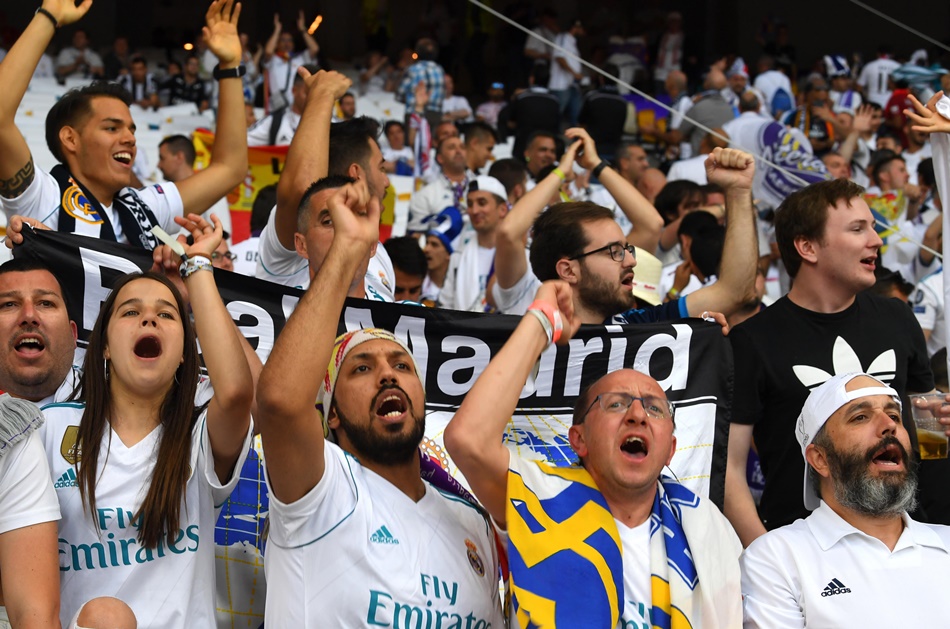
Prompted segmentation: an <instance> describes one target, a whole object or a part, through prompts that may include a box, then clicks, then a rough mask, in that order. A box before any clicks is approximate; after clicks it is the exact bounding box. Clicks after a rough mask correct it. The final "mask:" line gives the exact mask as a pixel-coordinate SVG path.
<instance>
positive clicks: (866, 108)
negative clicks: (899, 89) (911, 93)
mask: <svg viewBox="0 0 950 629" xmlns="http://www.w3.org/2000/svg"><path fill="white" fill-rule="evenodd" d="M912 98H913V97H912ZM873 119H874V110H873V109H872V108H871V107H870V105H861V106H860V107H858V111H857V112H856V113H855V114H854V122H853V123H851V129H852V130H854V131H857V132H858V133H867V132H869V131H870V130H871V122H872V120H873Z"/></svg>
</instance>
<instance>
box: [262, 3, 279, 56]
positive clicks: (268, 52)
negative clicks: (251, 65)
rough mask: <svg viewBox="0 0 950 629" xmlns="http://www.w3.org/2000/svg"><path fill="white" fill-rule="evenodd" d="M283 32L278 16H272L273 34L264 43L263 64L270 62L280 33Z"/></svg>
mask: <svg viewBox="0 0 950 629" xmlns="http://www.w3.org/2000/svg"><path fill="white" fill-rule="evenodd" d="M282 30H283V28H282V27H281V24H280V14H279V13H275V14H274V32H272V33H271V34H270V37H268V38H267V41H266V42H265V43H264V63H267V62H268V61H270V58H271V57H273V56H274V52H275V51H276V50H277V41H278V40H279V39H280V33H281V31H282Z"/></svg>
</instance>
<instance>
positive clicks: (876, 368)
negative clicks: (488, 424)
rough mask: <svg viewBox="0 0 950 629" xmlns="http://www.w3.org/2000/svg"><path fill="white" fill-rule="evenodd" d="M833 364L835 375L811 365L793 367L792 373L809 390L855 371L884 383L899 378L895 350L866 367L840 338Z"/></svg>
mask: <svg viewBox="0 0 950 629" xmlns="http://www.w3.org/2000/svg"><path fill="white" fill-rule="evenodd" d="M831 364H832V366H833V368H834V372H833V373H828V372H827V371H825V370H824V369H819V368H818V367H812V366H811V365H793V366H792V371H793V372H794V373H795V376H796V377H797V378H798V381H799V382H801V383H802V384H803V385H804V386H805V387H807V388H808V389H809V390H811V389H814V388H815V387H817V386H819V385H821V384H823V383H824V382H825V381H826V380H829V379H830V378H831V377H832V376H835V375H838V374H843V373H850V372H853V371H857V372H860V371H863V372H865V373H869V374H871V375H872V376H874V377H875V378H877V379H878V380H881V381H882V382H884V383H890V382H892V381H893V380H894V378H895V377H896V376H897V353H896V352H895V351H894V350H893V349H888V350H884V351H883V352H881V353H880V354H879V355H878V356H877V357H876V358H875V359H874V360H872V361H871V364H870V365H868V366H867V367H865V366H864V365H862V364H861V359H860V358H859V357H858V354H857V352H855V351H854V348H853V347H851V345H850V344H849V343H848V342H847V341H846V340H844V339H843V338H841V337H840V336H839V337H837V338H836V339H835V343H834V347H833V348H832V350H831Z"/></svg>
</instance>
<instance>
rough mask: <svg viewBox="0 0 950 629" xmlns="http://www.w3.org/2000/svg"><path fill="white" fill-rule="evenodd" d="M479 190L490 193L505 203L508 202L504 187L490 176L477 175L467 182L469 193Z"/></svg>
mask: <svg viewBox="0 0 950 629" xmlns="http://www.w3.org/2000/svg"><path fill="white" fill-rule="evenodd" d="M479 190H482V191H484V192H491V193H492V194H494V195H495V196H497V197H500V198H502V199H504V200H505V201H507V200H508V191H507V190H505V185H504V184H503V183H501V182H500V181H498V180H497V179H495V178H494V177H492V176H491V175H479V176H478V177H475V178H474V179H472V180H471V181H469V182H468V191H469V192H478V191H479Z"/></svg>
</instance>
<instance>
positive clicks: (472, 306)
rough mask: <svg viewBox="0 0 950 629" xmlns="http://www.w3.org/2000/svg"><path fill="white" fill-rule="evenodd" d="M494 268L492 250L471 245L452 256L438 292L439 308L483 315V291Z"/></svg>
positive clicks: (493, 253) (474, 242)
mask: <svg viewBox="0 0 950 629" xmlns="http://www.w3.org/2000/svg"><path fill="white" fill-rule="evenodd" d="M494 265H495V248H494V247H491V248H486V247H482V246H479V244H478V243H477V242H476V241H474V240H473V241H471V242H469V243H468V244H467V245H465V247H463V248H462V250H461V251H456V252H455V253H453V254H452V257H451V259H450V260H449V270H448V271H447V272H446V274H445V282H444V283H443V284H442V290H441V292H439V307H440V308H447V309H450V310H467V311H469V312H486V308H487V304H486V302H485V290H486V288H487V286H488V279H489V277H491V274H492V272H493V269H494Z"/></svg>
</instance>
